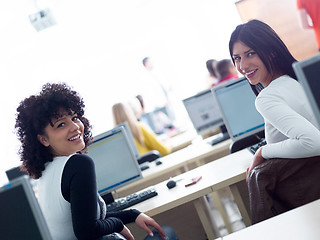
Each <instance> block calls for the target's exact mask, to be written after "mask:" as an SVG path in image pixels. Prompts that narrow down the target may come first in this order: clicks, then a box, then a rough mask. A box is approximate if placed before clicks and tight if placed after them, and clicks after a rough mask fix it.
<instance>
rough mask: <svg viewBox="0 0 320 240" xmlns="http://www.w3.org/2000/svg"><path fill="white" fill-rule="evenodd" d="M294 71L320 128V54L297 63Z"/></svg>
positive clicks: (294, 65)
mask: <svg viewBox="0 0 320 240" xmlns="http://www.w3.org/2000/svg"><path fill="white" fill-rule="evenodd" d="M293 69H294V71H295V73H296V75H297V78H298V80H299V82H300V83H301V85H302V86H303V88H304V90H305V92H306V95H307V97H308V99H309V102H310V105H311V107H312V110H313V112H314V115H315V117H316V119H317V122H318V128H319V127H320V79H319V78H320V54H318V55H316V56H313V57H311V58H308V59H306V60H303V61H300V62H295V63H294V64H293Z"/></svg>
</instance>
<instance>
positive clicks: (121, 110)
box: [112, 103, 172, 156]
mask: <svg viewBox="0 0 320 240" xmlns="http://www.w3.org/2000/svg"><path fill="white" fill-rule="evenodd" d="M112 114H113V119H114V124H115V125H118V124H120V123H124V122H127V123H128V125H129V127H130V130H131V133H132V135H133V137H134V142H135V144H136V146H137V149H138V152H139V154H140V155H143V154H145V153H147V152H150V151H152V150H157V151H158V152H159V153H160V154H161V155H162V156H165V155H168V154H169V153H171V152H172V149H171V147H170V146H167V145H166V144H164V143H162V142H161V141H160V140H159V139H158V138H157V135H156V134H155V133H154V132H153V131H152V130H151V128H149V127H148V126H147V125H146V124H145V123H143V122H141V121H138V120H137V117H136V115H135V114H134V111H133V110H132V109H131V107H130V105H129V104H127V103H116V104H114V105H113V106H112Z"/></svg>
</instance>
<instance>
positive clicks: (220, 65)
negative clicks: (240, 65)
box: [212, 59, 239, 87]
mask: <svg viewBox="0 0 320 240" xmlns="http://www.w3.org/2000/svg"><path fill="white" fill-rule="evenodd" d="M215 67H216V68H215V69H216V73H217V76H218V78H217V81H216V82H215V83H214V84H212V87H213V86H216V85H218V84H220V83H222V82H225V81H227V80H230V79H237V78H239V77H238V73H237V69H236V68H235V67H234V65H233V64H232V62H231V60H230V59H223V60H220V61H218V62H217V63H216V65H215Z"/></svg>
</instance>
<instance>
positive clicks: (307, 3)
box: [297, 0, 320, 51]
mask: <svg viewBox="0 0 320 240" xmlns="http://www.w3.org/2000/svg"><path fill="white" fill-rule="evenodd" d="M297 8H298V10H299V16H300V22H301V25H302V27H303V28H305V29H308V28H312V29H313V30H314V33H315V38H316V42H317V46H318V50H319V51H320V1H319V0H297ZM309 18H310V19H311V21H312V22H310V21H309Z"/></svg>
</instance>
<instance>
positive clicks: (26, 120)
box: [15, 83, 92, 179]
mask: <svg viewBox="0 0 320 240" xmlns="http://www.w3.org/2000/svg"><path fill="white" fill-rule="evenodd" d="M84 107H85V105H84V102H83V99H82V98H81V97H80V96H79V94H78V93H77V92H76V91H73V90H71V88H70V87H69V86H68V85H67V84H65V83H47V84H45V85H43V86H42V90H41V91H40V93H39V94H38V95H32V96H30V97H28V98H26V99H24V100H23V101H21V102H20V104H19V106H18V108H17V115H16V124H15V128H16V130H17V136H18V139H19V140H20V142H21V144H22V145H21V147H20V149H19V155H20V158H21V161H22V169H23V170H24V171H26V172H27V173H28V175H29V176H30V177H32V178H35V179H38V178H40V177H41V176H42V171H43V170H44V169H45V164H46V163H47V162H51V161H52V160H53V154H52V152H51V150H50V148H47V147H45V146H43V145H42V144H41V143H40V142H39V140H38V137H37V135H38V134H40V135H44V129H45V127H46V126H47V125H48V124H52V123H51V119H52V118H57V117H59V116H60V115H61V112H62V111H65V112H67V113H68V114H70V115H71V114H72V113H76V114H77V115H78V117H79V119H80V120H81V122H82V123H83V125H84V136H83V138H84V142H85V148H86V147H87V146H88V145H89V144H90V141H91V139H92V133H91V125H90V123H89V120H88V119H87V118H85V117H84Z"/></svg>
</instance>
